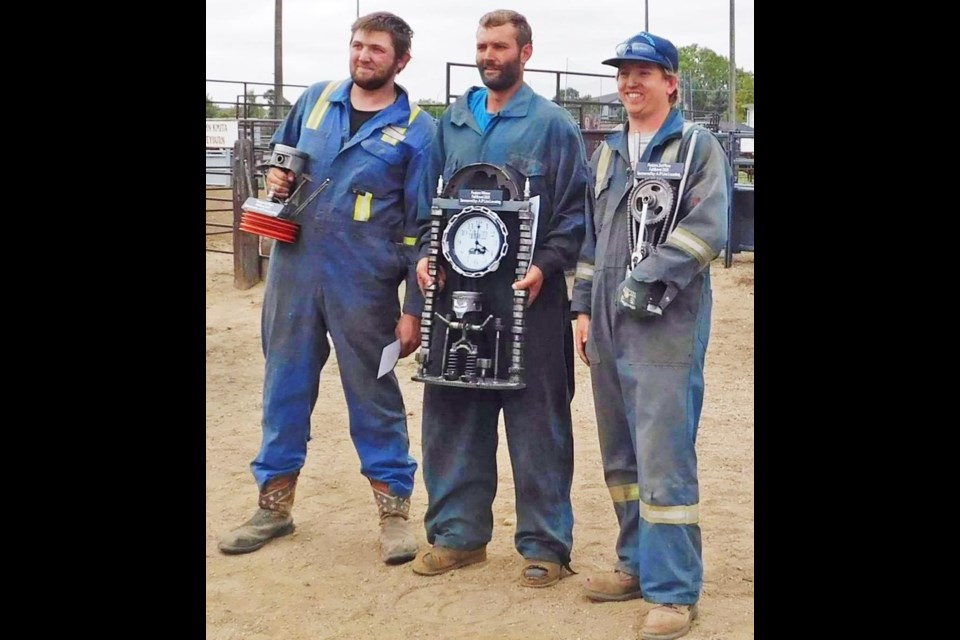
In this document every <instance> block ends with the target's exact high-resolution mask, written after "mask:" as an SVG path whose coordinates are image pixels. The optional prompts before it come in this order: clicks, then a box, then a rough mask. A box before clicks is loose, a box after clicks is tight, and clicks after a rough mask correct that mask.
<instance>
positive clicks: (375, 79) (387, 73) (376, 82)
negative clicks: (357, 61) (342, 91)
mask: <svg viewBox="0 0 960 640" xmlns="http://www.w3.org/2000/svg"><path fill="white" fill-rule="evenodd" d="M399 68H400V64H399V63H394V64H392V65H390V67H388V68H387V69H384V70H383V71H382V72H380V73H374V74H373V75H372V76H367V77H363V78H358V77H357V69H358V67H354V68H353V69H351V70H350V78H352V79H353V83H354V84H355V85H357V86H358V87H360V88H361V89H365V90H366V91H376V90H377V89H379V88H381V87H383V86H384V85H385V84H387V83H388V82H390V81H391V80H393V78H394V76H396V75H397V71H398V70H399Z"/></svg>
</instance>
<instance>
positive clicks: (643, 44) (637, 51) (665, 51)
mask: <svg viewBox="0 0 960 640" xmlns="http://www.w3.org/2000/svg"><path fill="white" fill-rule="evenodd" d="M615 51H616V54H617V55H616V57H614V58H609V59H607V60H604V61H603V64H608V65H610V66H611V67H619V66H620V64H621V63H623V62H639V61H646V62H653V63H655V64H659V65H661V66H663V67H666V69H667V70H668V71H672V72H674V73H676V72H677V69H678V68H679V67H680V58H679V54H677V48H676V47H675V46H673V43H672V42H670V41H669V40H667V39H666V38H661V37H660V36H655V35H653V34H652V33H647V32H646V31H641V32H640V33H638V34H636V35H634V36H630V37H629V38H628V39H627V40H625V41H623V42H621V43H620V44H618V45H617V48H616V50H615Z"/></svg>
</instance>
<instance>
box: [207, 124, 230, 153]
mask: <svg viewBox="0 0 960 640" xmlns="http://www.w3.org/2000/svg"><path fill="white" fill-rule="evenodd" d="M236 141H237V121H236V120H228V119H214V118H207V148H208V149H210V148H213V149H232V148H233V143H235V142H236Z"/></svg>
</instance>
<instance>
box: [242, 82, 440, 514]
mask: <svg viewBox="0 0 960 640" xmlns="http://www.w3.org/2000/svg"><path fill="white" fill-rule="evenodd" d="M328 84H330V83H327V82H321V83H317V84H315V85H313V86H311V87H310V88H309V89H307V90H306V91H305V92H304V93H303V95H302V96H301V97H300V99H299V100H297V102H296V104H295V105H294V107H293V109H292V111H291V112H290V113H289V115H288V116H287V117H286V119H285V120H284V121H283V124H282V125H281V126H280V128H279V129H278V130H277V132H276V134H275V135H274V136H273V140H272V143H273V144H284V145H289V146H294V147H296V148H297V149H299V150H301V151H304V152H306V153H307V154H308V155H309V159H308V160H307V161H306V164H305V166H304V168H303V172H304V173H307V174H308V175H309V176H310V177H311V178H312V182H311V183H309V184H308V185H306V186H304V187H303V188H302V189H301V192H300V193H298V194H297V198H296V200H297V201H298V202H303V201H305V200H306V199H307V198H308V197H309V196H310V195H311V194H312V193H313V192H314V191H315V190H316V189H318V188H319V187H320V186H321V185H322V184H323V183H324V182H325V181H327V180H329V183H328V184H327V186H326V188H325V190H324V191H322V192H321V193H320V194H319V195H318V196H317V197H316V198H315V199H314V200H313V201H312V202H311V203H310V204H309V205H308V206H307V207H306V208H305V209H304V210H303V211H302V212H301V213H300V214H299V216H298V217H297V218H296V219H295V221H296V222H297V223H299V225H300V235H299V238H298V239H297V241H296V242H295V243H294V244H286V243H282V242H276V243H274V246H273V250H272V252H271V255H270V266H269V271H268V274H267V283H266V291H265V294H264V301H263V320H262V322H263V353H264V355H265V356H266V373H265V379H264V386H263V423H262V426H263V442H262V445H261V449H260V452H259V454H258V455H257V457H256V458H255V459H254V460H253V462H252V463H251V469H252V471H253V474H254V477H255V478H256V481H257V484H258V485H259V486H260V487H261V488H262V487H263V486H264V485H265V483H266V482H267V481H269V480H270V479H271V478H274V477H276V476H281V475H286V474H289V473H293V472H296V471H299V469H300V468H301V467H302V466H303V464H304V460H305V458H306V452H307V441H308V440H310V415H311V413H312V412H313V408H314V405H315V404H316V401H317V394H318V391H319V383H320V372H321V370H322V369H323V366H324V364H325V363H326V361H327V358H328V357H329V355H330V345H329V343H328V341H327V334H328V333H329V336H330V339H331V340H332V342H333V346H334V348H335V349H336V351H337V364H338V366H339V369H340V380H341V383H342V385H343V392H344V395H345V397H346V401H347V407H348V410H349V414H350V436H351V438H352V439H353V443H354V446H355V447H356V450H357V454H358V455H359V457H360V465H361V466H360V472H361V473H362V474H363V475H364V476H366V477H368V478H369V479H371V480H375V481H380V482H385V483H387V484H388V485H389V487H390V491H391V492H392V493H393V494H394V495H397V496H400V497H409V496H410V494H411V492H412V491H413V477H414V473H415V472H416V468H417V463H416V461H415V460H414V459H413V457H412V456H411V455H410V453H409V439H408V436H407V421H406V412H405V410H404V404H403V397H402V396H401V394H400V387H399V385H398V383H397V378H396V375H395V374H394V373H393V372H390V373H389V374H387V375H385V376H383V377H382V378H380V379H377V372H378V368H379V364H380V357H381V353H382V351H383V348H384V347H385V346H387V345H388V344H390V343H391V342H393V341H394V340H395V339H396V338H395V335H394V329H395V327H396V324H397V320H398V319H399V316H400V304H399V296H398V287H399V285H400V283H401V282H402V281H403V280H404V278H406V281H407V286H406V297H405V300H404V303H403V312H404V313H409V314H414V315H417V316H419V315H420V313H421V312H422V310H423V296H422V294H421V293H420V290H419V288H418V287H417V284H416V271H415V268H416V265H415V262H414V260H415V257H416V248H415V240H416V235H417V233H416V231H417V223H416V218H417V214H418V211H419V210H420V209H422V208H423V207H425V206H428V203H425V202H420V201H419V200H418V198H420V197H421V194H423V190H422V187H421V184H422V182H423V180H424V175H425V173H424V172H425V170H426V167H427V161H428V159H429V154H430V146H429V145H430V142H431V140H432V139H433V135H434V133H435V131H436V125H435V123H434V121H433V118H431V117H430V115H429V114H428V113H425V112H422V111H420V109H419V108H414V109H413V115H412V116H411V107H410V104H409V99H408V95H407V92H406V90H404V89H403V88H402V87H399V85H397V87H398V89H399V95H398V97H397V100H396V101H395V102H394V103H392V104H391V105H390V106H388V107H386V108H385V109H383V110H382V111H380V112H379V113H377V114H376V115H375V116H374V117H373V118H371V119H370V120H368V121H367V122H365V123H364V124H363V125H362V126H361V127H360V129H359V130H358V131H357V132H356V133H355V134H354V136H353V137H352V138H351V137H350V111H349V109H350V106H349V105H350V102H349V100H350V88H351V86H352V84H353V83H352V81H351V80H349V79H348V80H344V81H341V82H339V83H335V84H333V85H332V86H331V90H330V91H329V92H328V94H326V95H325V94H323V92H324V90H325V89H326V88H327V86H328ZM334 87H335V88H334ZM411 119H412V121H411Z"/></svg>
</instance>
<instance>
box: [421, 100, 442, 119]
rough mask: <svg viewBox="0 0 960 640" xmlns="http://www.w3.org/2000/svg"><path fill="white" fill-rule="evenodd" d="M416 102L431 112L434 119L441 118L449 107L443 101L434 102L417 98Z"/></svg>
mask: <svg viewBox="0 0 960 640" xmlns="http://www.w3.org/2000/svg"><path fill="white" fill-rule="evenodd" d="M415 102H416V103H417V104H418V105H419V106H420V108H421V109H423V110H424V111H426V112H427V113H429V114H430V115H431V116H432V117H433V119H434V120H439V119H440V116H442V115H443V112H444V110H446V108H447V107H446V105H444V104H443V103H442V102H433V101H432V100H416V101H415Z"/></svg>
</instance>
